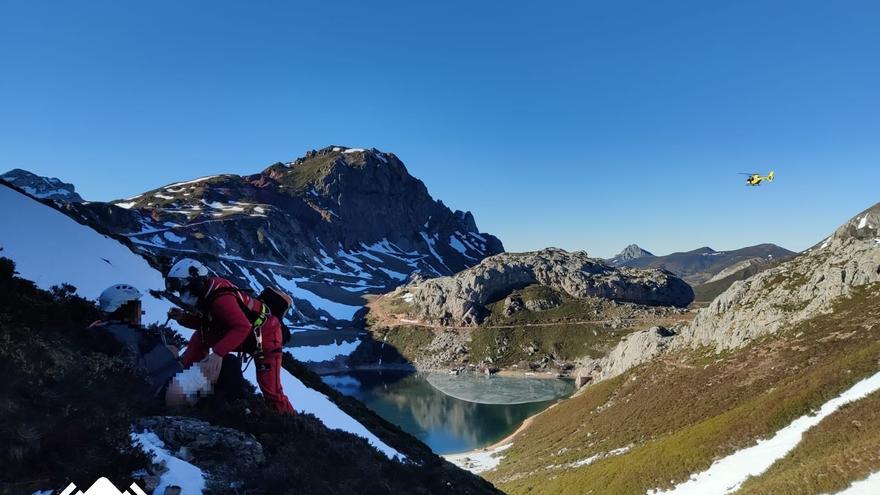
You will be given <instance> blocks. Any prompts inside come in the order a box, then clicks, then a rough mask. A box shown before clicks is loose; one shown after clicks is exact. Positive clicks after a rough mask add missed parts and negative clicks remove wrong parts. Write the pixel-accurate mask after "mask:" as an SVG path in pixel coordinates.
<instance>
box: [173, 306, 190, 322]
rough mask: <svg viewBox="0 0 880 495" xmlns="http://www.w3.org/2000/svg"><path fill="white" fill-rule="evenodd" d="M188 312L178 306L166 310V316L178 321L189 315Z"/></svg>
mask: <svg viewBox="0 0 880 495" xmlns="http://www.w3.org/2000/svg"><path fill="white" fill-rule="evenodd" d="M189 314H190V313H189V312H188V311H185V310H183V309H180V308H171V309H169V310H168V317H169V318H171V319H172V320H174V321H176V322H178V323H180V320H181V319H183V318H186V317H187V316H189Z"/></svg>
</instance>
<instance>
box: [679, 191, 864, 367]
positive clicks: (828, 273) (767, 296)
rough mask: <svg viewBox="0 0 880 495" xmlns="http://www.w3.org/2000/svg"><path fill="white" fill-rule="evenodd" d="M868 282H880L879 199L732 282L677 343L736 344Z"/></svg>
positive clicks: (795, 319) (828, 303)
mask: <svg viewBox="0 0 880 495" xmlns="http://www.w3.org/2000/svg"><path fill="white" fill-rule="evenodd" d="M873 282H880V203H878V204H876V205H874V206H873V207H871V208H869V209H867V210H865V211H863V212H862V213H860V214H858V215H856V216H855V217H854V218H853V219H851V220H850V221H848V222H847V223H845V224H844V225H843V226H841V227H840V228H839V229H837V231H836V232H834V234H832V235H831V236H830V237H828V238H827V239H825V240H824V241H823V242H822V243H820V244H819V245H817V246H814V247H813V248H811V249H809V250H807V251H806V252H805V253H803V254H802V255H800V256H798V257H796V258H794V259H792V260H790V261H788V262H786V263H782V264H781V265H779V266H777V267H774V268H770V269H768V270H765V271H763V272H761V273H758V274H757V275H755V276H753V277H751V278H749V279H747V280H743V281H738V282H734V283H733V285H731V286H730V288H729V289H727V291H725V292H724V293H722V294H721V295H720V296H718V297H717V298H716V299H715V300H714V301H713V302H712V304H710V305H709V307H707V308H704V309H702V310H700V311H699V312H698V313H697V316H696V317H695V318H694V321H693V322H692V323H691V324H690V325H689V326H688V327H687V328H685V329H683V331H682V334H681V338H679V339H676V345H677V346H691V347H695V346H708V347H713V348H715V349H716V350H719V351H720V350H724V349H731V348H735V347H739V346H741V345H743V344H745V343H747V342H748V341H750V340H752V339H754V338H756V337H759V336H761V335H765V334H768V333H773V332H775V331H777V330H779V329H780V328H782V327H785V326H787V325H791V324H793V323H797V322H799V321H803V320H805V319H807V318H811V317H813V316H815V315H817V314H819V313H822V312H825V311H828V310H830V308H831V304H832V302H833V301H834V300H835V299H837V298H839V297H841V296H846V295H847V294H849V293H850V292H851V291H852V289H853V288H854V287H857V286H860V285H865V284H869V283H873Z"/></svg>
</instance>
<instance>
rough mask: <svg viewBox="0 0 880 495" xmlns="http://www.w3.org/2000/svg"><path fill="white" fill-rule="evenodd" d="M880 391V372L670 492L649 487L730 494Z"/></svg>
mask: <svg viewBox="0 0 880 495" xmlns="http://www.w3.org/2000/svg"><path fill="white" fill-rule="evenodd" d="M877 390H880V372H878V373H876V374H874V375H872V376H870V377H868V378H865V379H864V380H862V381H860V382H858V383H856V384H855V385H853V386H852V387H850V388H849V389H848V390H846V391H845V392H843V393H842V394H840V395H839V396H837V397H835V398H833V399H831V400H829V401H828V402H826V403H825V404H822V407H821V408H820V409H819V412H818V413H816V414H815V415H809V414H808V415H804V416H801V417H800V418H798V419H796V420H794V421H792V422H791V423H790V424H789V425H788V426H786V427H785V428H783V429H781V430H779V431H777V432H776V434H775V435H773V436H772V437H771V438H768V439H765V440H759V441H758V443H757V445H754V446H752V447H748V448H746V449H743V450H740V451H738V452H735V453H733V454H731V455H729V456H727V457H725V458H723V459H720V460H717V461H715V462H713V463H712V465H711V466H710V467H709V469H707V470H706V471H703V472H702V473H697V474H693V475H691V478H690V479H689V480H687V481H686V482H684V483H681V484H679V485H677V486H675V487H674V488H673V489H672V490H670V491H660V490H649V491H648V494H649V495H657V494H662V493H673V494H676V495H688V494H694V495H702V494H706V493H717V494H726V493H733V492H735V491H736V490H738V489H739V487H740V486H741V485H742V484H743V482H745V481H746V479H748V477H749V476H757V475H759V474H761V473H763V472H764V471H766V470H767V469H769V468H770V466H772V465H773V463H775V462H776V461H777V460H779V459H782V458H783V457H785V455H786V454H788V453H789V452H790V451H791V450H792V449H794V448H795V447H796V446H797V444H798V443H800V441H801V437H802V436H803V434H804V432H806V431H807V430H809V429H810V428H812V427H813V426H816V425H817V424H819V423H820V422H821V421H822V420H823V419H825V418H826V417H828V416H830V415H831V414H832V413H834V412H835V411H837V410H838V409H840V408H841V407H842V406H844V405H845V404H848V403H850V402H854V401H857V400H859V399H862V398H864V397H866V396H868V395H869V394H871V393H873V392H875V391H877Z"/></svg>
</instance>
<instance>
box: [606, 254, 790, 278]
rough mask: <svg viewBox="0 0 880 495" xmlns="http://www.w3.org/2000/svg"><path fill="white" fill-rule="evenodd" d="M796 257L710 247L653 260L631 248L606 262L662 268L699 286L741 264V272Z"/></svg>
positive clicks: (634, 266) (653, 257) (650, 255)
mask: <svg viewBox="0 0 880 495" xmlns="http://www.w3.org/2000/svg"><path fill="white" fill-rule="evenodd" d="M795 254H796V253H795V252H794V251H789V250H788V249H785V248H783V247H779V246H777V245H775V244H758V245H756V246H749V247H744V248H742V249H734V250H732V251H715V250H714V249H712V248H710V247H701V248H699V249H694V250H693V251H686V252H680V253H672V254H668V255H665V256H654V255H653V254H651V253H650V252H648V251H646V250H644V249H642V248H640V247H639V246H637V245H635V244H631V245H629V246H627V247H626V249H624V250H623V251H621V252H620V254H618V255H617V256H615V257H613V258H610V259H608V260H606V262H608V263H609V264H611V265H612V266H618V267H620V266H628V267H633V268H662V269H664V270H668V271H670V272H672V273H674V274H675V275H678V276H679V277H681V278H683V279H684V280H685V281H686V282H687V283H689V284H691V285H693V286H697V285H701V284H704V283H706V282H708V281H710V280H711V279H712V278H713V277H715V276H716V275H719V274H720V273H722V272H723V271H725V270H727V269H729V268H731V267H733V266H735V265H738V264H741V263H745V264H743V265H740V266H741V268H740V269H745V268H746V266H747V265H749V266H752V265H756V264H760V262H765V263H766V262H767V261H773V260H776V261H780V260H784V259H786V258H790V257H792V256H794V255H795ZM746 262H747V263H746ZM734 271H736V270H734ZM731 274H732V272H730V273H726V274H724V275H722V277H726V276H728V275H731Z"/></svg>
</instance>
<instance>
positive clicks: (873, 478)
mask: <svg viewBox="0 0 880 495" xmlns="http://www.w3.org/2000/svg"><path fill="white" fill-rule="evenodd" d="M878 493H880V471H878V472H876V473H874V474H872V475H870V476H868V477H867V478H865V479H863V480H859V481H856V482H854V483H853V484H851V485H849V487H847V488H844V489H843V491H840V492H837V495H877V494H878Z"/></svg>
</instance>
